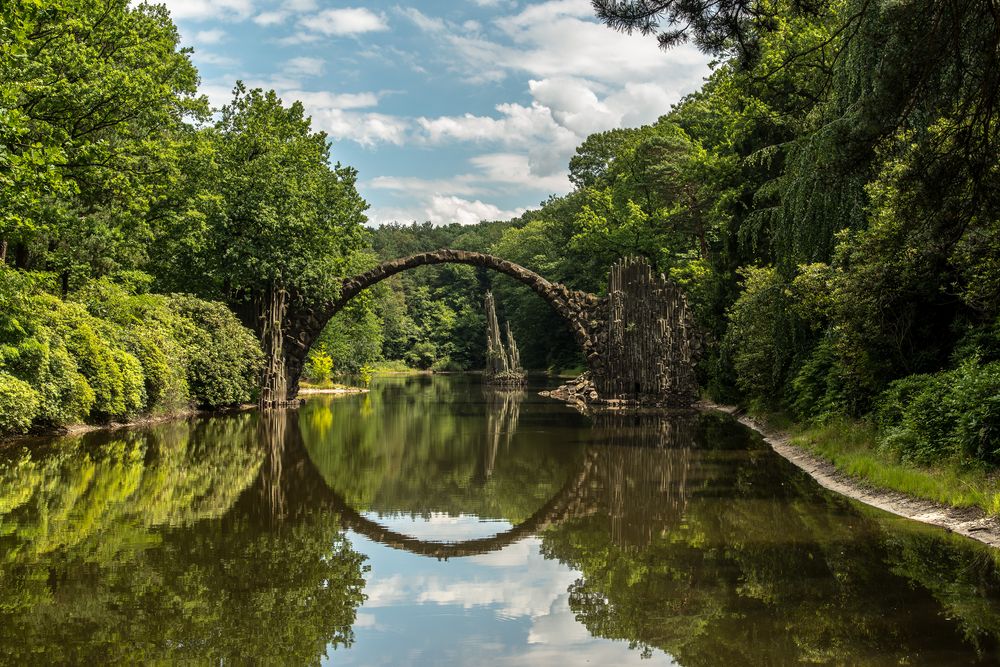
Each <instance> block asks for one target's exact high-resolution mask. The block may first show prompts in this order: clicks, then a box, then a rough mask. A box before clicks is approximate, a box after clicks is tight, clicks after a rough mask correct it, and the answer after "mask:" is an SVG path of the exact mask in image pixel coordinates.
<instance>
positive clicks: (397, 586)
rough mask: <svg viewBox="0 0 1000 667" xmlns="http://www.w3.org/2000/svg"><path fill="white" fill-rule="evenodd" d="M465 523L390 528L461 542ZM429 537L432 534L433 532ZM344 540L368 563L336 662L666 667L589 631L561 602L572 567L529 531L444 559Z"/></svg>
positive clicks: (468, 529)
mask: <svg viewBox="0 0 1000 667" xmlns="http://www.w3.org/2000/svg"><path fill="white" fill-rule="evenodd" d="M472 520H474V517H467V516H466V517H447V516H434V517H431V518H430V519H427V520H423V519H419V518H418V519H416V520H414V519H411V518H410V517H409V516H407V517H405V518H402V517H397V518H396V519H394V520H393V523H392V528H393V529H394V530H400V531H401V532H404V531H405V532H406V533H407V534H411V535H415V534H417V533H418V532H422V531H426V530H431V529H433V530H434V531H438V530H440V529H441V527H442V526H445V527H448V528H449V529H454V531H455V532H454V533H449V535H452V534H454V535H456V538H455V539H468V538H469V536H470V535H471V536H481V535H482V534H483V524H482V523H480V524H479V527H478V529H477V528H476V526H474V525H473V524H472V523H471V521H472ZM384 523H388V522H384ZM418 524H423V525H422V526H418ZM494 525H495V524H486V526H488V527H489V528H490V529H492V528H493V526H494ZM463 530H464V531H465V532H462V531H463ZM494 532H499V531H494ZM487 534H492V533H487ZM434 537H436V538H437V539H442V538H441V533H440V532H435V533H434ZM351 539H352V542H353V543H354V544H355V546H356V548H358V549H359V550H360V551H362V552H363V553H366V554H367V555H368V556H369V557H370V560H369V563H370V564H371V566H372V569H371V572H370V573H369V575H368V584H367V586H366V587H365V593H366V594H367V595H368V600H367V601H366V602H365V604H364V605H363V607H362V608H361V609H359V613H358V619H359V622H358V623H355V625H354V630H355V633H356V639H357V641H356V643H355V645H354V648H352V649H350V650H347V651H342V650H339V651H337V653H336V658H337V664H396V665H398V664H434V665H444V664H470V661H471V662H472V663H474V664H506V665H558V666H559V667H562V666H563V665H566V664H578V663H582V662H589V663H590V664H604V665H612V664H613V665H622V664H640V663H641V664H643V665H659V664H667V665H669V664H673V663H672V661H671V660H670V659H669V657H668V656H666V655H664V654H663V653H659V652H657V654H656V655H654V656H653V658H652V660H642V658H641V655H640V653H639V652H638V651H632V650H629V648H628V646H627V644H625V643H623V642H611V641H606V640H601V639H595V638H593V637H591V636H590V633H589V632H588V631H587V629H586V628H585V627H584V626H583V625H582V624H580V623H579V622H577V620H576V618H575V616H574V614H573V612H572V611H571V610H570V608H569V594H568V592H567V590H568V588H569V586H570V584H572V583H573V582H574V581H576V579H577V578H578V577H579V572H577V571H575V570H571V569H569V568H567V567H566V566H564V565H562V564H560V563H559V562H558V561H555V560H547V559H545V558H544V557H543V556H542V554H541V540H540V539H538V538H537V537H532V538H528V539H525V540H521V541H520V542H517V543H515V544H511V545H509V546H508V547H506V548H504V549H502V550H500V551H497V552H494V553H490V554H483V555H479V556H473V557H470V558H454V559H451V560H448V561H438V560H434V559H431V558H425V557H419V556H414V555H413V554H409V553H405V552H401V551H396V550H393V549H391V548H388V547H385V546H383V545H380V544H376V543H372V542H370V541H369V540H367V539H366V538H364V537H361V536H353V537H352V538H351Z"/></svg>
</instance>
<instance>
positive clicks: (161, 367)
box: [73, 272, 190, 412]
mask: <svg viewBox="0 0 1000 667" xmlns="http://www.w3.org/2000/svg"><path fill="white" fill-rule="evenodd" d="M146 278H148V277H146ZM119 279H121V280H124V281H126V285H124V286H123V285H120V284H116V283H114V282H111V281H110V280H108V279H106V278H102V279H100V280H94V281H92V282H91V283H89V284H88V285H87V286H85V287H84V288H83V289H81V290H80V291H79V292H77V293H76V294H75V295H74V296H73V298H74V299H75V300H77V301H79V302H80V303H83V304H84V305H85V306H86V307H87V310H88V311H89V312H90V314H91V315H93V316H94V317H97V318H100V319H101V320H103V321H105V322H108V323H110V324H112V325H115V326H113V327H112V329H113V330H112V332H111V333H112V335H114V337H115V343H116V344H117V345H118V346H120V347H123V348H124V349H125V350H126V351H127V352H128V353H129V354H131V355H133V356H134V357H136V358H137V359H138V360H139V363H140V364H141V365H142V374H143V389H144V391H145V394H146V406H145V408H146V410H148V411H150V412H169V411H171V410H175V409H178V408H182V407H184V406H185V405H187V404H188V403H189V400H190V399H189V396H188V394H189V389H188V385H187V374H186V370H185V369H186V365H187V364H186V361H185V357H184V349H183V348H182V347H181V345H180V344H178V343H177V341H176V340H174V337H173V331H174V330H175V329H176V328H177V319H178V316H177V315H176V314H174V313H173V312H172V311H171V310H170V307H169V305H168V302H167V299H166V298H165V297H163V296H161V295H156V294H139V295H136V294H131V293H130V291H131V290H134V289H143V288H145V287H146V286H147V284H148V282H149V280H146V279H144V274H141V273H138V272H126V273H124V274H122V275H120V276H119Z"/></svg>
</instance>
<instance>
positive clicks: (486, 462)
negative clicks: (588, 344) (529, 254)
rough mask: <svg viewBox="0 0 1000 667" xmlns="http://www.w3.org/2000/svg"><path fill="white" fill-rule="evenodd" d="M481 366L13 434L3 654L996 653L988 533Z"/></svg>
mask: <svg viewBox="0 0 1000 667" xmlns="http://www.w3.org/2000/svg"><path fill="white" fill-rule="evenodd" d="M537 389H538V388H536V387H532V388H531V390H529V391H526V392H523V393H516V394H511V393H501V392H497V391H490V390H487V389H485V388H483V387H482V386H481V385H480V384H479V383H478V380H477V379H476V378H474V377H463V376H436V377H405V378H377V379H376V380H375V383H374V385H373V387H372V390H371V392H370V393H369V394H365V395H353V396H343V397H331V396H317V397H311V398H310V399H309V400H308V401H307V402H306V403H305V405H304V406H303V407H301V408H300V409H298V410H294V411H287V412H283V413H279V414H272V415H267V416H262V415H259V414H257V413H254V412H248V413H241V414H235V415H230V416H222V417H213V418H206V419H195V420H190V421H176V422H169V423H164V424H161V425H157V426H153V427H149V428H142V429H129V430H120V431H114V432H95V433H91V434H87V435H85V436H82V437H73V438H61V439H55V440H50V441H45V442H39V443H34V444H33V448H32V453H31V454H30V455H29V454H28V453H27V452H26V451H25V450H23V449H21V448H20V447H19V446H18V447H13V448H7V449H5V450H3V451H2V452H0V663H3V664H11V665H28V664H42V665H53V664H60V665H61V664H87V665H99V664H108V663H114V664H149V663H158V664H162V663H178V662H184V663H188V664H261V665H286V664H287V665H299V664H316V663H323V664H343V665H409V664H421V665H557V666H559V667H565V666H566V665H575V664H593V665H625V664H643V665H660V664H668V665H669V664H678V665H706V666H716V665H739V666H744V665H750V666H753V665H785V664H799V663H813V664H836V665H901V664H905V665H952V664H954V665H969V664H998V662H1000V652H998V645H1000V644H998V640H1000V574H998V563H1000V556H998V553H997V552H994V551H992V550H990V549H989V548H988V547H985V546H982V545H979V544H978V543H975V542H972V541H970V540H966V539H964V538H959V537H956V536H954V535H949V534H947V533H946V532H945V531H943V530H938V529H934V528H929V527H926V526H922V525H919V524H915V523H912V522H909V521H905V520H902V519H898V518H894V517H892V516H890V515H887V514H884V513H882V512H879V511H876V510H872V509H869V508H866V507H864V506H862V505H860V504H858V503H855V502H853V501H849V500H846V499H844V498H841V497H838V496H836V495H834V494H832V493H829V492H827V491H825V490H823V489H822V488H820V487H819V486H818V485H817V484H816V483H814V482H813V481H812V480H811V479H810V478H809V477H807V476H806V475H805V474H804V473H802V472H800V471H799V470H798V469H796V468H794V467H793V466H792V465H790V464H788V463H786V462H785V461H784V460H783V459H781V458H780V457H778V456H777V455H776V454H774V453H773V452H771V450H770V449H769V448H768V447H767V445H766V444H765V443H764V442H763V441H762V440H761V439H760V438H759V437H758V436H756V435H755V434H754V433H753V432H751V431H749V430H748V429H746V428H744V427H742V426H740V425H739V424H736V423H735V422H733V421H732V420H731V419H729V418H727V417H724V416H720V415H714V414H703V415H698V416H693V417H688V418H674V419H667V418H663V417H643V418H636V417H631V418H621V417H619V418H617V419H615V418H610V417H601V418H594V419H591V418H588V417H585V416H583V415H581V414H578V413H577V412H576V411H574V410H573V409H571V408H568V407H566V406H564V405H562V404H560V403H557V402H555V401H551V400H548V399H543V398H540V397H538V396H537V395H536V393H535V392H536V391H537Z"/></svg>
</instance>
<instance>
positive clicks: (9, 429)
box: [0, 372, 39, 435]
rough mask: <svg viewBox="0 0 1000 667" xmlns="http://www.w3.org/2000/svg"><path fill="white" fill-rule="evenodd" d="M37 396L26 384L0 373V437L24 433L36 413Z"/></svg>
mask: <svg viewBox="0 0 1000 667" xmlns="http://www.w3.org/2000/svg"><path fill="white" fill-rule="evenodd" d="M38 404H39V400H38V394H36V393H35V391H34V390H33V389H32V388H31V385H29V384H28V383H27V382H24V381H23V380H18V379H17V378H16V377H14V376H13V375H9V374H7V373H3V372H0V435H13V434H18V433H24V432H26V431H27V430H28V428H29V427H30V426H31V422H32V421H33V420H34V419H35V415H36V414H37V412H38Z"/></svg>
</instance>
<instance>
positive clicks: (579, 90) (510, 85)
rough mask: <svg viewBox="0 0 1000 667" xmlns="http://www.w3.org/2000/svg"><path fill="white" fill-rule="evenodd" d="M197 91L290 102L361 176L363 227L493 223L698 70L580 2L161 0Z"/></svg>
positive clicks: (642, 119) (687, 87) (698, 59)
mask: <svg viewBox="0 0 1000 667" xmlns="http://www.w3.org/2000/svg"><path fill="white" fill-rule="evenodd" d="M165 4H166V5H167V7H168V8H169V9H170V11H171V14H172V16H173V18H174V21H175V22H176V23H177V25H178V26H179V28H180V32H181V39H182V42H183V43H184V44H185V45H187V46H191V47H193V48H194V50H195V52H194V55H193V60H194V62H195V64H196V65H197V66H198V69H199V71H200V72H201V77H202V92H204V93H206V94H207V95H208V96H209V98H210V99H211V100H212V102H213V104H215V105H218V106H221V105H222V104H224V103H225V102H226V101H227V100H228V98H229V96H230V92H231V90H232V86H233V83H234V82H235V81H236V80H237V79H242V80H244V81H245V82H246V83H247V84H249V85H251V86H259V87H263V88H274V89H275V90H276V91H278V93H279V94H280V95H281V96H282V98H283V99H284V100H285V102H286V103H289V102H291V101H292V100H294V99H299V100H302V102H303V103H304V104H305V106H306V109H307V111H308V112H309V113H310V114H311V115H312V117H313V127H314V128H316V129H320V130H324V131H326V132H327V133H328V134H329V136H330V139H331V141H332V143H333V151H332V153H333V159H334V160H339V161H340V162H342V163H346V164H350V165H352V166H354V167H356V168H357V169H358V170H359V190H360V191H361V194H362V195H363V196H364V197H365V198H366V199H367V200H368V202H369V203H370V204H371V207H372V208H371V210H369V212H368V215H369V219H370V221H371V222H372V223H373V224H378V223H382V222H386V221H389V220H400V221H404V222H409V221H412V220H417V221H420V222H422V221H424V220H431V221H432V222H434V223H438V224H444V223H449V222H461V223H465V224H469V223H474V222H478V221H479V220H481V219H505V218H509V217H511V216H514V215H517V214H519V213H520V212H522V211H523V210H525V209H526V208H532V207H535V206H537V205H538V204H539V203H540V202H541V201H543V200H544V199H546V198H547V197H548V196H549V195H550V194H564V193H566V192H568V191H569V189H570V185H569V181H568V180H567V178H566V174H567V164H568V161H569V158H570V156H571V155H572V154H573V151H574V149H575V148H576V146H577V145H579V144H580V142H581V141H583V139H584V138H586V137H587V135H588V134H590V133H592V132H596V131H601V130H607V129H611V128H613V127H633V126H637V125H641V124H644V123H648V122H651V121H653V120H655V119H656V118H657V117H659V116H660V115H661V114H663V113H665V112H666V111H668V110H669V108H670V105H671V104H673V103H674V102H676V101H678V100H679V99H680V98H681V96H683V95H684V94H686V93H688V92H691V91H693V90H695V89H697V88H698V86H699V85H700V83H701V80H702V78H703V77H704V76H706V75H707V74H708V71H709V69H708V58H707V57H706V56H704V55H703V54H701V53H699V52H698V51H697V50H696V49H694V48H693V47H687V46H685V47H680V48H677V49H673V50H671V51H667V52H664V51H661V50H660V49H658V48H657V46H656V42H655V40H654V39H653V38H643V37H640V36H631V37H629V36H626V35H621V34H618V33H616V32H614V31H612V30H609V29H608V28H605V27H604V26H602V25H600V24H598V23H597V22H596V21H595V19H594V17H593V10H592V8H591V5H590V2H589V0H550V1H546V2H524V1H520V2H519V1H514V0H453V1H452V2H435V1H428V2H411V3H399V2H388V1H386V2H382V1H378V2H365V3H357V2H356V3H345V2H332V1H330V0H291V1H290V2H277V1H275V0H165Z"/></svg>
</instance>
